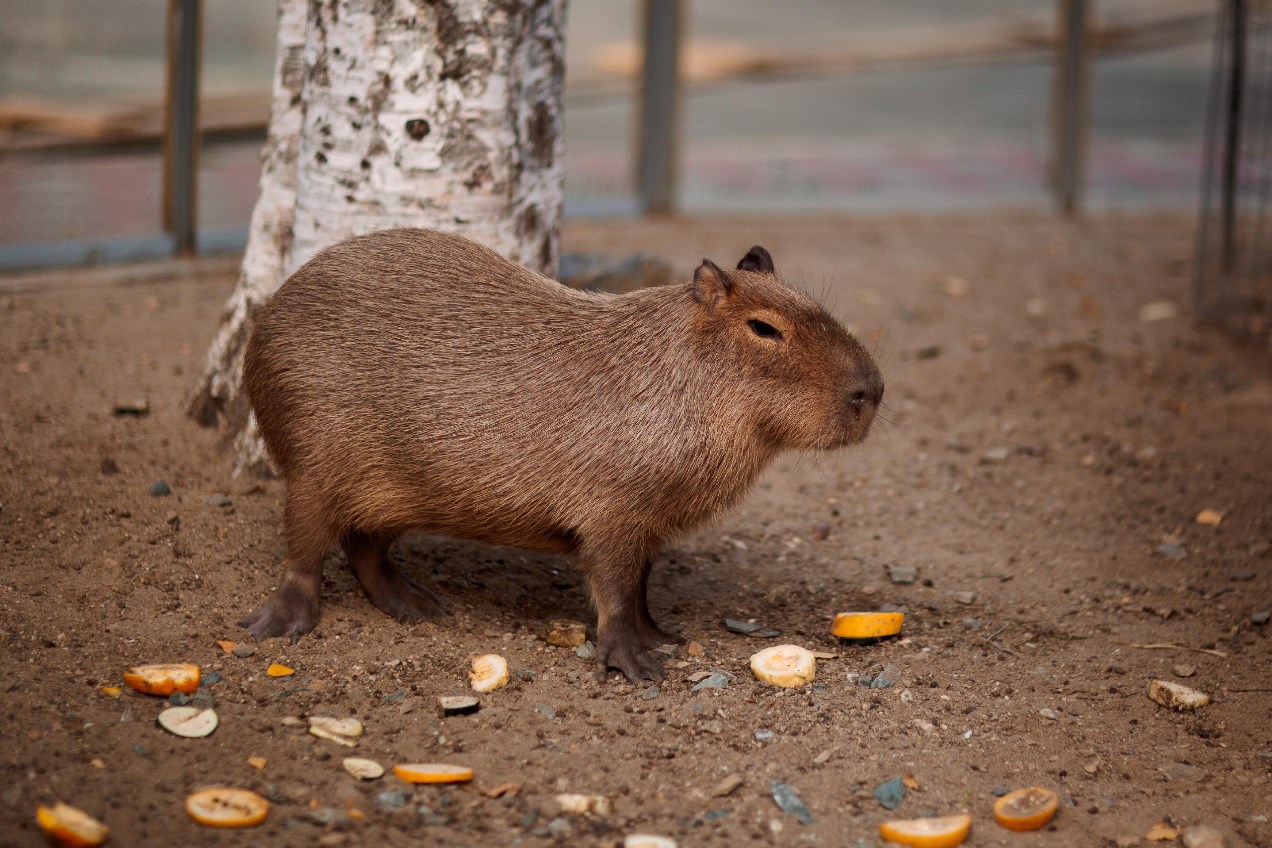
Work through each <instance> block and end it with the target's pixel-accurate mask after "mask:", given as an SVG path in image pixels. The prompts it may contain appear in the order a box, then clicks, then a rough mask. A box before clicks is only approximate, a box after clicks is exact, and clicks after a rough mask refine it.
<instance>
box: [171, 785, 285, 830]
mask: <svg viewBox="0 0 1272 848" xmlns="http://www.w3.org/2000/svg"><path fill="white" fill-rule="evenodd" d="M185 809H186V812H187V813H189V814H190V818H192V819H194V820H195V821H197V822H198V823H199V824H206V825H208V826H209V827H253V826H255V825H258V824H260V823H261V822H263V821H265V816H266V815H268V814H269V802H268V801H266V800H265V799H264V798H262V797H261V796H259V795H257V794H256V793H255V792H252V791H251V790H250V789H235V788H233V787H229V786H213V787H210V788H208V789H200V790H199V791H198V792H195V793H194V794H193V795H191V796H190V797H188V798H186V802H185Z"/></svg>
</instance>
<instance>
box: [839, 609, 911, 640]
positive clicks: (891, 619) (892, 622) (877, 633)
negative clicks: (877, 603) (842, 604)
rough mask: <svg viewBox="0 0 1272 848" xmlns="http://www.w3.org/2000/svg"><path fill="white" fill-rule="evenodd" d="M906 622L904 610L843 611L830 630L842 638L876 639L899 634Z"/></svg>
mask: <svg viewBox="0 0 1272 848" xmlns="http://www.w3.org/2000/svg"><path fill="white" fill-rule="evenodd" d="M904 623H905V613H903V612H841V613H839V615H837V616H835V622H834V624H832V625H830V632H831V634H832V635H834V636H838V637H839V638H840V639H852V640H857V639H861V640H869V641H874V640H875V639H882V638H884V637H885V636H895V635H897V634H898V633H900V632H901V625H902V624H904Z"/></svg>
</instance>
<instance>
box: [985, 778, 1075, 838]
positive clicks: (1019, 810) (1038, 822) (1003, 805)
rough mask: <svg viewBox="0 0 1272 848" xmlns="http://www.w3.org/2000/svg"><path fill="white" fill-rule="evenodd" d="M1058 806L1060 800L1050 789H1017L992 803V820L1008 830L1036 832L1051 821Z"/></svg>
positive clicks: (1035, 787)
mask: <svg viewBox="0 0 1272 848" xmlns="http://www.w3.org/2000/svg"><path fill="white" fill-rule="evenodd" d="M1059 804H1060V798H1059V797H1058V796H1057V795H1056V793H1054V792H1052V791H1051V790H1050V789H1044V788H1043V787H1041V786H1031V787H1030V788H1028V789H1017V790H1016V791H1015V792H1008V793H1007V794H1006V795H1004V796H1003V797H1001V798H999V799H998V800H997V801H995V802H994V819H995V820H996V821H997V822H998V823H999V824H1001V825H1002V826H1003V827H1005V828H1007V829H1008V830H1037V829H1038V828H1040V827H1042V826H1043V825H1044V824H1046V823H1047V822H1049V821H1051V819H1052V817H1053V816H1055V814H1056V808H1057V807H1058V806H1059Z"/></svg>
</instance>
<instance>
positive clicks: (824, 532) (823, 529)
mask: <svg viewBox="0 0 1272 848" xmlns="http://www.w3.org/2000/svg"><path fill="white" fill-rule="evenodd" d="M829 536H830V525H829V524H824V523H823V524H818V525H817V526H816V527H814V528H813V541H814V542H824V541H826V539H827V538H829Z"/></svg>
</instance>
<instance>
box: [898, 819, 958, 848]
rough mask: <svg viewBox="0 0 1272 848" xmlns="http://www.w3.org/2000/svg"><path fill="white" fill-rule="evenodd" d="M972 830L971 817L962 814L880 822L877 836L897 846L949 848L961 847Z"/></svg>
mask: <svg viewBox="0 0 1272 848" xmlns="http://www.w3.org/2000/svg"><path fill="white" fill-rule="evenodd" d="M971 829H972V817H971V816H970V815H969V814H967V813H963V814H961V815H957V816H942V817H940V818H931V819H903V820H901V821H888V822H882V823H881V824H880V825H879V835H880V836H882V837H883V838H884V839H886V840H888V841H889V842H895V843H897V844H898V845H909V846H911V847H912V848H951V846H954V845H962V844H963V840H965V839H967V834H968V833H970V832H971Z"/></svg>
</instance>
